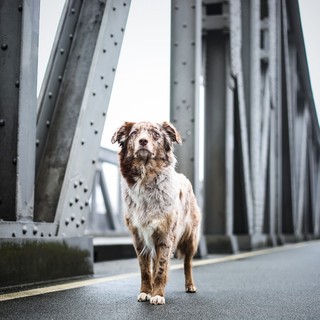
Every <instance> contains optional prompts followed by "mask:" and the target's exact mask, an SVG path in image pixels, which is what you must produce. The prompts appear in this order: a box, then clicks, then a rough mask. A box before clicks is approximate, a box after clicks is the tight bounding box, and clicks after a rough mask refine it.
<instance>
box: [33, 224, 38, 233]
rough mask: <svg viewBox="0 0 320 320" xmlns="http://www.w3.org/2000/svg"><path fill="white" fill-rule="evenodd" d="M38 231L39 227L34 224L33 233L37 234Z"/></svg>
mask: <svg viewBox="0 0 320 320" xmlns="http://www.w3.org/2000/svg"><path fill="white" fill-rule="evenodd" d="M37 233H38V227H37V226H34V227H33V235H36V234H37Z"/></svg>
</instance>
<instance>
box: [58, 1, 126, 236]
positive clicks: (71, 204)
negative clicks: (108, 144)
mask: <svg viewBox="0 0 320 320" xmlns="http://www.w3.org/2000/svg"><path fill="white" fill-rule="evenodd" d="M130 4H131V1H129V0H126V1H123V2H119V1H117V0H108V1H107V3H106V7H105V9H104V12H103V13H102V21H101V27H100V31H99V33H98V37H97V40H96V43H95V50H94V54H93V56H92V62H91V60H90V62H91V63H90V68H89V69H88V74H87V79H86V83H85V87H84V88H83V92H84V95H83V97H82V101H79V103H80V105H79V106H80V109H79V115H78V119H77V122H76V127H75V131H74V136H73V139H72V144H71V146H70V147H71V148H70V152H69V154H68V161H67V163H66V168H65V175H64V177H63V183H62V185H61V190H60V196H59V201H58V204H57V210H56V215H55V221H56V222H57V223H59V230H58V235H68V236H70V235H82V234H83V233H84V232H85V228H86V225H87V223H86V222H87V220H88V215H89V206H88V204H89V198H90V191H91V190H92V187H93V182H94V176H95V170H96V165H97V163H98V159H99V150H100V141H101V136H102V132H103V127H104V124H105V119H106V114H107V110H108V105H109V100H110V96H111V90H112V86H113V82H114V77H115V73H116V68H117V65H118V59H119V54H120V49H121V45H122V40H123V35H124V31H125V27H126V22H127V17H128V13H129V8H130ZM89 7H90V8H91V9H90V10H92V2H91V1H88V9H89ZM90 14H92V13H90ZM88 36H90V37H92V32H90V33H89V34H88ZM82 41H83V40H82ZM83 45H84V44H82V46H83ZM87 45H88V44H87ZM88 62H89V61H86V63H88ZM75 89H76V93H77V94H78V93H79V88H78V87H76V88H75ZM69 94H70V91H69ZM64 120H65V119H64ZM64 120H63V121H64ZM72 217H75V218H74V220H73V221H72V219H71V218H72ZM68 221H69V222H70V223H68Z"/></svg>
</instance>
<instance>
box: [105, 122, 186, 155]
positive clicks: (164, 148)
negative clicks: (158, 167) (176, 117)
mask: <svg viewBox="0 0 320 320" xmlns="http://www.w3.org/2000/svg"><path fill="white" fill-rule="evenodd" d="M111 142H112V143H116V142H118V143H119V144H120V146H121V152H122V153H123V155H125V157H131V158H135V159H141V160H148V159H155V160H157V159H159V160H160V159H168V155H169V154H172V149H173V143H175V142H176V143H179V144H181V137H180V134H179V133H178V131H177V130H176V129H175V127H174V126H173V125H172V124H171V123H169V122H163V123H162V124H158V123H151V122H137V123H135V122H125V123H123V125H122V126H121V127H120V128H119V129H118V130H117V131H116V132H115V133H114V135H113V137H112V139H111Z"/></svg>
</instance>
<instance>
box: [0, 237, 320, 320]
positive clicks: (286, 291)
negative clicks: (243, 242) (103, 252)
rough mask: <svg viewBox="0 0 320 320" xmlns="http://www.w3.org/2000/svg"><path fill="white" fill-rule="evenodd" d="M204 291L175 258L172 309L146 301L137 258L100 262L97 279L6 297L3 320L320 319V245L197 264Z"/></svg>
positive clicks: (0, 298)
mask: <svg viewBox="0 0 320 320" xmlns="http://www.w3.org/2000/svg"><path fill="white" fill-rule="evenodd" d="M194 264H195V267H194V276H195V279H196V283H197V287H198V292H197V293H196V294H187V293H184V291H183V287H184V286H183V282H184V277H183V271H182V264H181V261H179V260H173V261H172V263H171V271H170V277H169V283H168V286H167V290H166V304H165V305H164V306H152V305H150V304H149V303H138V302H137V301H136V296H137V294H138V290H139V279H140V277H139V270H138V265H137V261H136V259H129V260H121V261H111V262H104V263H96V264H95V275H94V277H92V278H86V279H76V280H72V281H68V282H63V283H54V284H47V285H42V286H40V287H37V288H24V289H23V290H20V291H16V292H0V319H3V320H4V319H5V320H16V319H19V320H21V319H23V320H29V319H30V320H37V319H39V320H40V319H41V320H44V319H52V320H58V319H59V320H60V319H65V320H68V319H73V320H75V319H109V320H111V319H117V320H119V319H162V320H163V319H217V320H219V319H269V320H270V319H287V320H290V319H299V320H300V319H320V241H310V242H305V243H298V244H292V245H286V246H283V247H276V248H271V249H263V250H258V251H254V252H247V253H240V254H236V255H228V256H222V255H217V256H210V257H209V258H208V259H204V260H195V262H194Z"/></svg>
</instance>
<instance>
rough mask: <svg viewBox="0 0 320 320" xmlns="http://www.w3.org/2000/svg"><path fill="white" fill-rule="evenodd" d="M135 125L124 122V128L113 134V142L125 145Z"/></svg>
mask: <svg viewBox="0 0 320 320" xmlns="http://www.w3.org/2000/svg"><path fill="white" fill-rule="evenodd" d="M134 124H135V123H134V122H124V123H123V124H122V126H121V127H120V128H119V129H118V130H117V131H116V132H115V133H114V134H113V136H112V139H111V142H112V143H116V142H118V143H119V144H120V145H123V143H124V142H125V141H126V140H127V138H128V136H129V133H130V131H131V129H132V127H133V125H134Z"/></svg>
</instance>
